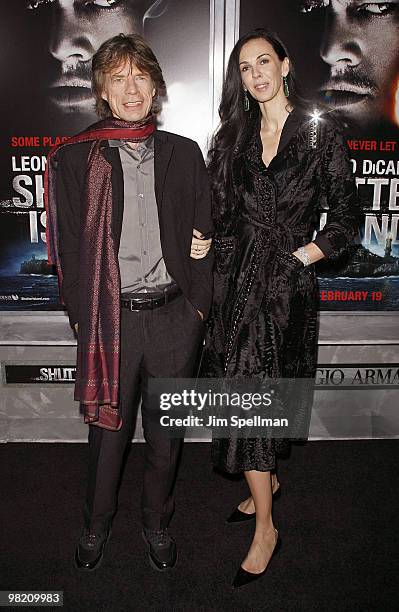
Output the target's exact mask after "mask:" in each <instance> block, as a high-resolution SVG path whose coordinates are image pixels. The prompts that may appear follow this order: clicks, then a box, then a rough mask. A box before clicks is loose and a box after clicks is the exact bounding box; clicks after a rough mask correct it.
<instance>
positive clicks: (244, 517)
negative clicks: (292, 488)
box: [226, 485, 281, 524]
mask: <svg viewBox="0 0 399 612" xmlns="http://www.w3.org/2000/svg"><path fill="white" fill-rule="evenodd" d="M280 495H281V489H280V485H279V487H278V489H276V490H275V491H274V493H273V499H274V500H276V499H278V498H279V497H280ZM255 517H256V512H241V510H240V509H239V508H235V509H234V510H233V512H232V513H231V514H230V516H229V517H228V518H227V519H226V523H229V524H231V523H247V522H248V521H253V520H254V518H255Z"/></svg>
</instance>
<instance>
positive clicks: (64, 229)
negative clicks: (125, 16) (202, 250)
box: [48, 34, 212, 571]
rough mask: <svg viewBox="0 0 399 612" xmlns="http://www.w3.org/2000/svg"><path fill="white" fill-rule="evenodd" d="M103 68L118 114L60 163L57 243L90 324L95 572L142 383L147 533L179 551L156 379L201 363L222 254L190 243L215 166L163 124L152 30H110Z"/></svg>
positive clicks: (65, 281)
mask: <svg viewBox="0 0 399 612" xmlns="http://www.w3.org/2000/svg"><path fill="white" fill-rule="evenodd" d="M92 68H93V91H94V95H95V98H96V108H97V112H98V114H99V115H100V116H101V117H106V119H104V120H103V121H100V122H98V123H97V124H95V125H94V126H91V127H90V128H89V129H88V130H87V131H85V132H84V133H82V134H80V135H78V136H77V137H75V138H72V139H71V141H70V142H69V144H68V143H67V145H65V146H63V147H61V148H60V149H58V151H56V152H55V153H54V154H53V155H52V156H51V157H50V160H49V164H48V167H49V183H48V220H49V221H48V225H49V234H48V240H49V245H50V247H49V248H50V252H51V255H52V260H53V261H55V262H56V263H58V264H59V269H60V278H61V282H62V290H63V295H64V299H65V303H66V306H67V309H68V314H69V318H70V322H71V324H72V325H73V326H74V327H75V329H76V331H77V334H78V367H77V381H76V387H75V398H76V399H79V400H80V402H81V404H82V407H83V409H84V412H85V420H86V422H88V423H90V431H89V476H88V484H87V495H86V505H85V512H84V517H85V529H84V532H83V534H82V536H81V538H80V540H79V542H78V545H77V549H76V555H75V560H76V565H77V567H78V569H80V570H84V571H90V570H93V569H95V568H96V567H98V564H99V563H100V561H101V559H102V555H103V550H104V547H105V544H106V542H107V538H108V535H109V531H110V526H111V521H112V518H113V516H114V514H115V512H116V505H117V487H118V480H119V477H120V474H121V469H122V462H123V456H124V454H125V450H126V448H127V446H128V443H129V441H130V440H131V436H132V428H133V425H134V405H135V401H136V400H137V397H138V396H141V398H142V420H143V429H144V436H145V439H146V448H145V468H144V477H143V495H142V519H143V524H144V530H143V535H144V538H145V540H146V542H147V544H148V547H149V555H150V560H151V563H152V565H153V566H154V567H155V568H156V569H158V570H165V569H168V568H171V567H173V566H174V565H175V563H176V558H177V553H176V545H175V542H174V540H173V538H172V537H171V536H170V534H169V532H168V525H169V521H170V519H171V516H172V513H173V507H174V498H173V486H174V480H175V476H176V468H177V461H178V454H179V449H180V441H179V440H176V439H170V438H169V437H168V436H166V435H165V434H164V433H163V432H161V429H162V428H161V427H160V423H159V419H157V418H154V412H153V411H152V406H151V402H150V400H149V397H148V393H147V390H148V385H147V383H148V380H149V379H150V378H176V377H183V378H186V377H190V376H193V375H194V373H195V365H196V356H197V352H198V348H199V345H200V342H201V337H202V326H203V324H202V319H203V318H205V317H206V316H207V314H208V311H209V308H210V302H211V285H212V259H211V255H210V254H208V255H206V256H205V257H201V258H199V259H196V260H195V259H191V258H190V256H189V255H190V243H191V236H192V232H193V227H194V228H196V229H198V230H200V232H202V234H203V235H205V234H209V233H210V232H211V230H212V223H211V212H210V195H209V186H208V179H207V173H206V168H205V165H204V161H203V158H202V155H201V152H200V150H199V147H198V145H197V144H196V143H194V142H192V141H190V140H188V139H186V138H183V137H181V136H176V135H174V134H170V133H168V132H162V131H157V130H155V129H154V121H153V115H154V113H156V112H158V111H159V106H158V104H157V96H158V95H160V94H162V93H163V89H164V87H165V84H164V81H163V76H162V72H161V69H160V67H159V64H158V61H157V59H156V58H155V56H154V54H153V52H152V50H151V49H150V48H149V47H148V45H147V43H146V42H145V41H144V40H143V39H142V38H141V37H140V36H138V35H130V36H124V35H123V34H121V35H119V36H115V37H113V38H111V39H109V40H108V41H106V42H104V43H103V44H102V45H101V47H100V49H99V50H98V51H97V53H96V54H95V55H94V56H93V64H92ZM119 330H120V331H119Z"/></svg>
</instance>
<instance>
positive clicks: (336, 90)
mask: <svg viewBox="0 0 399 612" xmlns="http://www.w3.org/2000/svg"><path fill="white" fill-rule="evenodd" d="M301 10H302V12H304V13H307V14H309V13H315V12H317V11H320V10H322V11H323V12H324V23H325V29H324V34H323V37H322V43H321V47H320V56H321V58H322V60H323V61H324V62H325V63H326V64H327V65H328V67H329V76H328V77H327V80H326V82H325V83H323V85H322V87H321V93H322V97H323V100H324V101H325V102H326V103H327V104H328V105H331V106H334V107H336V108H339V109H340V110H341V111H342V112H343V113H344V114H345V115H347V116H348V117H353V118H355V119H357V120H360V121H362V120H367V119H372V118H373V117H374V118H375V116H376V115H377V116H378V115H380V114H381V112H382V110H383V106H384V103H386V100H387V97H389V93H390V91H391V87H392V82H393V80H394V77H395V76H396V73H397V70H398V67H399V50H398V40H399V0H387V1H386V2H380V1H376V2H366V1H365V0H301Z"/></svg>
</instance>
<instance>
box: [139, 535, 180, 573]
mask: <svg viewBox="0 0 399 612" xmlns="http://www.w3.org/2000/svg"><path fill="white" fill-rule="evenodd" d="M143 538H144V542H145V543H146V544H147V546H148V558H149V560H150V564H151V566H152V567H153V568H154V569H156V570H158V571H159V572H164V571H166V570H168V569H172V567H174V566H175V565H176V561H177V549H176V542H175V541H174V539H173V538H172V537H171V536H170V535H169V533H168V530H167V529H161V530H159V531H153V530H151V529H143Z"/></svg>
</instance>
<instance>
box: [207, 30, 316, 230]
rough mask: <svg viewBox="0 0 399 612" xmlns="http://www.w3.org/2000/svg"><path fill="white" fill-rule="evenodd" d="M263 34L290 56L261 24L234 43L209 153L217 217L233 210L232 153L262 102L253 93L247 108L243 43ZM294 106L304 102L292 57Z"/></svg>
mask: <svg viewBox="0 0 399 612" xmlns="http://www.w3.org/2000/svg"><path fill="white" fill-rule="evenodd" d="M258 38H263V39H264V40H266V41H267V42H268V43H270V44H271V46H272V47H273V49H274V51H275V52H276V54H277V57H278V58H279V60H280V61H283V60H284V58H286V57H288V59H290V58H289V55H288V51H287V49H286V47H285V45H284V44H283V42H282V41H281V40H280V38H279V37H278V36H277V34H275V33H274V32H270V31H269V30H265V29H264V28H258V29H256V30H252V31H251V32H248V33H247V34H245V35H244V36H242V37H241V38H240V39H239V40H238V41H237V42H236V44H235V46H234V49H233V50H232V52H231V55H230V58H229V63H228V65H227V71H226V77H225V80H224V84H223V90H222V99H221V102H220V106H219V116H220V126H219V128H218V130H217V132H216V134H215V135H214V137H213V140H212V143H211V148H210V151H209V154H208V168H209V173H210V178H211V188H212V199H213V214H214V217H215V220H216V221H217V220H220V221H223V217H224V216H225V215H226V213H227V214H228V213H229V212H232V208H233V206H232V204H233V200H234V190H233V181H232V157H233V153H234V152H235V151H237V150H239V149H240V147H241V146H242V145H243V144H244V142H245V140H246V139H247V138H248V136H249V134H250V133H251V131H252V126H253V125H254V121H255V120H256V119H257V118H258V117H259V113H260V110H259V104H258V102H257V101H256V100H254V98H252V96H251V95H250V93H249V92H248V93H247V96H248V99H249V111H247V112H245V111H244V91H243V85H242V81H241V72H240V67H239V57H240V52H241V49H242V47H243V46H244V45H245V44H246V43H247V42H248V41H250V40H256V39H258ZM287 82H288V88H289V97H288V102H289V104H290V105H291V106H300V107H303V106H305V102H304V101H303V99H302V98H301V96H300V95H299V93H298V86H297V82H296V78H295V71H294V66H293V64H292V62H291V60H290V71H289V74H288V76H287Z"/></svg>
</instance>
